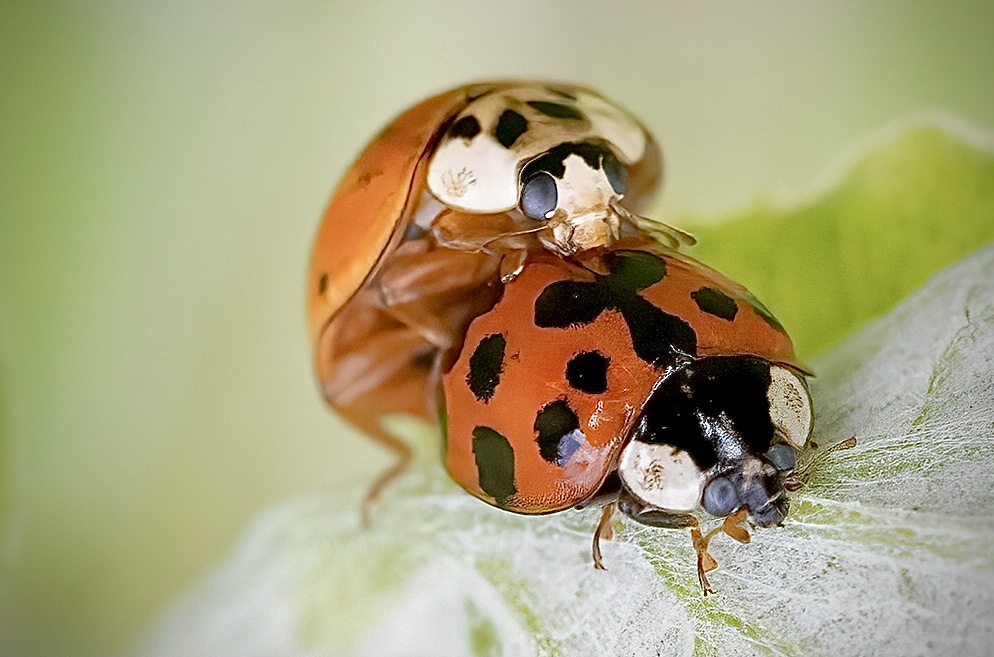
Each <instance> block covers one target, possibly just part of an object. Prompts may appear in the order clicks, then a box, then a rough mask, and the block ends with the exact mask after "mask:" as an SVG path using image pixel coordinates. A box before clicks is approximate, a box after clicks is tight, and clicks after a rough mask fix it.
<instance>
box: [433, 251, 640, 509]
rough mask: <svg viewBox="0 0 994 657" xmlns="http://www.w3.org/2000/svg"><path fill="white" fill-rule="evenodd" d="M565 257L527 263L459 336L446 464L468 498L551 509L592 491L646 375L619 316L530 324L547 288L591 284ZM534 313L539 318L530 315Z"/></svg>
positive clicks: (611, 460) (449, 383) (450, 381)
mask: <svg viewBox="0 0 994 657" xmlns="http://www.w3.org/2000/svg"><path fill="white" fill-rule="evenodd" d="M594 280H595V279H594V275H592V274H591V273H589V272H586V271H584V270H582V269H580V268H578V267H575V266H572V265H569V264H568V263H566V262H564V261H557V260H554V259H552V258H541V259H539V260H536V261H532V262H529V263H528V265H526V267H525V269H524V271H522V273H521V274H520V275H519V276H518V277H517V278H516V279H515V280H514V281H513V282H511V283H509V284H508V285H507V286H506V288H505V292H504V296H503V298H502V299H501V301H500V302H499V303H498V304H497V305H496V307H495V308H494V309H493V310H492V311H491V312H489V313H487V314H485V315H482V316H480V317H478V318H477V319H476V320H475V321H474V322H473V323H472V324H471V325H470V328H469V330H468V331H467V335H466V340H465V342H464V345H463V349H462V353H461V354H460V356H459V358H458V360H457V361H456V362H455V364H454V365H453V366H452V368H451V370H449V372H448V373H447V374H446V375H445V377H444V380H445V384H444V387H445V403H446V412H447V417H443V425H446V424H447V431H446V455H445V460H446V467H447V468H448V470H449V473H450V474H451V475H452V477H453V478H454V479H455V480H456V481H457V482H459V484H461V485H462V486H463V487H464V488H466V489H467V490H468V491H469V492H470V493H472V494H473V495H476V496H477V497H479V498H481V499H483V500H484V501H486V502H489V503H490V504H494V505H496V506H499V507H501V508H504V509H507V510H510V511H515V512H517V513H528V514H537V513H551V512H554V511H560V510H563V509H567V508H570V507H572V506H575V505H576V504H578V503H579V502H582V501H583V500H585V499H587V498H588V497H590V496H591V495H593V494H594V493H595V492H596V491H597V489H598V488H599V487H600V485H601V483H602V482H603V481H604V479H605V478H606V477H607V475H608V474H609V473H610V472H611V471H612V469H613V468H614V464H615V461H616V459H617V455H618V453H619V451H620V449H621V448H622V447H623V438H622V437H623V436H624V435H625V434H626V433H627V430H626V429H627V426H628V424H629V423H630V421H631V419H632V418H633V417H634V415H635V413H636V409H635V408H634V407H633V406H632V405H631V400H633V399H644V398H645V396H646V395H647V394H648V393H649V390H650V388H651V386H652V381H653V380H654V377H653V376H652V369H651V367H650V366H649V365H648V364H645V363H641V362H639V359H638V358H637V356H635V354H634V352H633V351H632V346H631V338H630V337H628V330H627V328H626V327H625V321H624V319H623V318H622V317H621V315H620V314H618V313H610V312H607V313H597V316H596V317H591V318H590V319H591V320H592V321H591V322H589V323H587V324H584V325H578V326H575V327H569V326H566V327H548V326H541V325H540V323H539V322H536V312H535V307H536V302H537V300H538V299H539V298H540V297H541V296H542V293H543V291H545V290H546V289H548V288H549V287H550V286H552V285H556V284H562V283H564V282H566V283H575V284H577V285H584V284H593V282H594ZM540 319H542V318H540Z"/></svg>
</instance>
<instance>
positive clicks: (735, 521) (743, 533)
mask: <svg viewBox="0 0 994 657" xmlns="http://www.w3.org/2000/svg"><path fill="white" fill-rule="evenodd" d="M748 515H749V510H748V509H745V508H742V509H739V510H738V511H736V512H735V513H732V514H730V515H728V516H725V519H724V520H723V521H722V523H721V524H720V525H719V526H717V527H715V528H714V529H712V530H711V531H709V532H708V533H707V534H702V533H701V528H700V527H699V526H698V527H691V528H690V540H691V541H692V542H693V544H694V551H695V552H696V553H697V581H698V582H699V583H700V585H701V591H702V592H703V593H704V595H705V596H707V595H708V594H710V593H714V589H712V588H711V583H710V582H709V581H708V576H707V574H708V573H709V572H711V571H712V570H714V569H715V568H717V567H718V562H717V561H715V559H714V557H712V556H711V554H710V553H709V552H708V545H709V544H710V543H711V539H712V538H714V537H715V536H717V535H718V534H728V535H729V536H731V537H732V538H734V539H735V540H736V541H738V542H740V543H748V542H749V540H750V536H749V532H748V530H746V529H745V528H744V527H742V523H743V522H744V521H745V519H746V516H748Z"/></svg>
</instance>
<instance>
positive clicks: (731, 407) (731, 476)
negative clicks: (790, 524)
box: [618, 356, 811, 527]
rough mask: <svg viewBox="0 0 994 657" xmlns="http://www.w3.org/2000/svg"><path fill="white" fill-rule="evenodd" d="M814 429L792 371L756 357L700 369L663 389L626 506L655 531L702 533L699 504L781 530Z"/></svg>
mask: <svg viewBox="0 0 994 657" xmlns="http://www.w3.org/2000/svg"><path fill="white" fill-rule="evenodd" d="M810 427H811V404H810V399H809V397H808V393H807V388H806V386H805V384H804V382H803V379H801V377H800V376H798V375H797V374H795V373H794V372H793V371H792V370H790V369H788V368H786V367H783V366H780V365H777V364H774V363H770V362H769V361H766V360H764V359H762V358H758V357H755V356H715V357H708V358H702V359H698V360H694V361H691V362H690V363H688V364H687V365H686V366H684V367H682V368H681V369H679V370H677V371H676V372H673V373H671V374H670V375H668V376H667V377H666V378H664V379H662V380H661V381H660V383H659V384H658V385H657V386H656V388H655V389H654V390H653V392H652V394H651V395H650V397H649V399H648V401H647V402H646V404H645V406H644V407H643V410H642V413H641V414H640V415H639V417H638V418H637V420H636V422H635V428H634V430H633V433H632V437H631V441H630V442H629V444H628V445H627V446H626V447H625V449H624V451H623V452H622V455H621V460H620V463H619V466H618V474H619V477H620V480H621V488H622V491H621V496H620V498H619V508H620V510H621V511H622V512H623V513H625V515H628V516H629V517H631V518H633V519H634V520H637V521H639V522H641V523H643V524H647V525H652V526H662V527H687V526H693V525H694V524H696V521H695V520H694V518H693V516H692V515H691V512H692V511H694V510H695V509H697V507H698V506H699V505H700V506H703V508H704V510H705V511H707V512H708V513H709V514H711V515H713V516H719V517H724V516H728V515H729V514H731V513H733V512H735V511H737V510H745V512H747V513H748V518H749V520H750V521H751V522H752V523H753V524H755V525H758V526H760V527H771V526H774V525H778V524H780V523H781V522H782V521H783V519H784V518H785V517H786V515H787V510H788V499H787V495H786V488H785V484H786V482H787V480H788V478H789V476H790V474H791V472H792V471H793V469H794V466H795V463H796V452H795V449H796V448H799V447H802V446H803V445H804V443H805V442H806V440H807V436H808V433H809V432H810Z"/></svg>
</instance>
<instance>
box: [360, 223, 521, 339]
mask: <svg viewBox="0 0 994 657" xmlns="http://www.w3.org/2000/svg"><path fill="white" fill-rule="evenodd" d="M500 264H501V258H500V257H499V256H497V255H494V254H490V253H474V252H466V251H456V250H453V249H447V248H443V247H438V246H436V245H434V244H433V243H432V242H431V241H430V240H428V239H417V240H412V241H409V242H405V243H403V244H401V245H400V246H399V247H398V248H397V250H396V251H395V252H394V253H392V254H391V255H390V258H389V259H388V260H387V261H386V262H385V263H384V264H383V267H382V268H381V270H380V272H379V274H378V275H377V276H376V278H375V279H374V280H373V282H372V284H371V287H372V289H374V290H375V291H376V293H377V295H378V300H377V303H378V305H379V307H380V309H381V310H382V311H383V312H384V313H386V314H387V315H389V316H390V317H392V318H393V319H394V320H396V321H397V322H399V323H401V324H403V325H405V326H408V327H410V328H412V329H413V330H414V331H416V332H417V333H418V334H419V335H421V337H422V338H424V339H425V340H426V341H428V342H429V343H431V344H433V345H435V346H436V347H439V348H441V349H449V348H451V347H458V346H459V345H461V343H462V337H463V335H464V334H465V331H466V327H467V326H468V325H469V323H470V321H472V320H473V319H474V318H475V317H477V316H478V315H481V314H483V313H484V312H486V311H488V310H490V309H491V308H492V307H493V305H494V304H495V303H496V302H497V299H498V297H499V295H500V291H501V290H500V288H501V286H500V284H499V276H500Z"/></svg>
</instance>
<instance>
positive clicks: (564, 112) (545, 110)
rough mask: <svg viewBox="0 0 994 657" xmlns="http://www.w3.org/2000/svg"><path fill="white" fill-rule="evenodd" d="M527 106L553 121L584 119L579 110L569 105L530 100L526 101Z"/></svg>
mask: <svg viewBox="0 0 994 657" xmlns="http://www.w3.org/2000/svg"><path fill="white" fill-rule="evenodd" d="M528 106H529V107H531V108H532V109H534V110H538V111H539V112H541V113H542V114H545V115H546V116H551V117H552V118H554V119H575V120H579V121H582V120H583V119H584V118H585V117H584V116H583V112H581V111H580V110H578V109H576V108H575V107H573V106H571V105H563V104H562V103H551V102H549V101H547V100H530V101H528Z"/></svg>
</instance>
